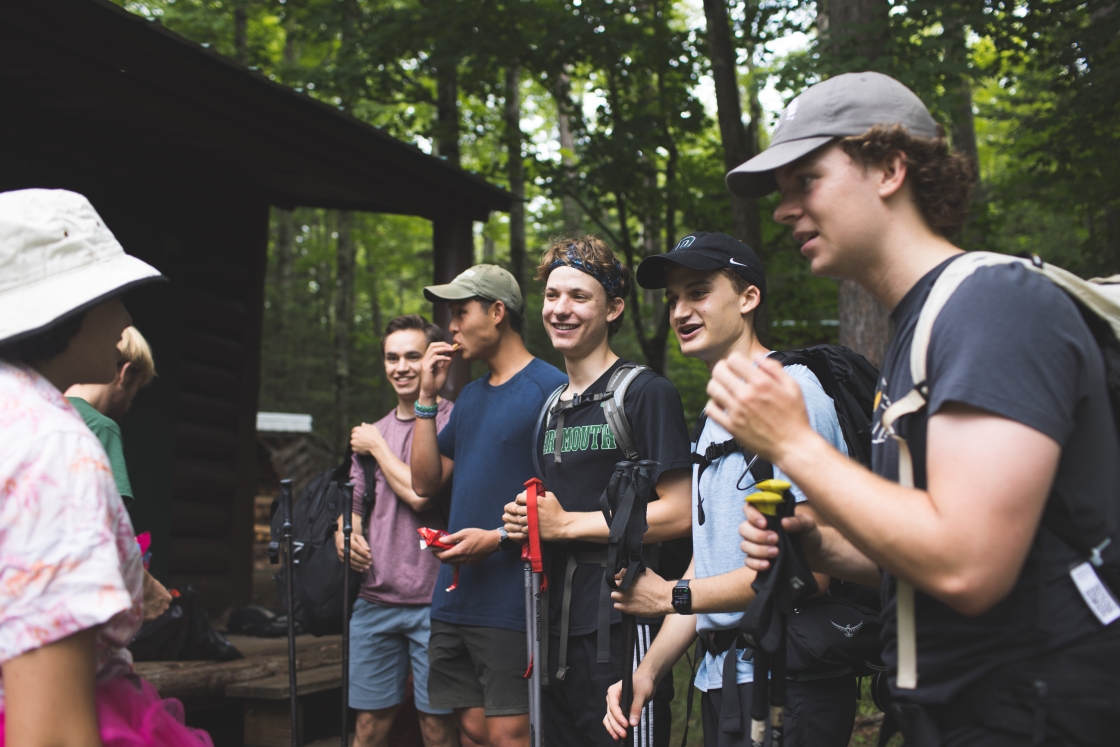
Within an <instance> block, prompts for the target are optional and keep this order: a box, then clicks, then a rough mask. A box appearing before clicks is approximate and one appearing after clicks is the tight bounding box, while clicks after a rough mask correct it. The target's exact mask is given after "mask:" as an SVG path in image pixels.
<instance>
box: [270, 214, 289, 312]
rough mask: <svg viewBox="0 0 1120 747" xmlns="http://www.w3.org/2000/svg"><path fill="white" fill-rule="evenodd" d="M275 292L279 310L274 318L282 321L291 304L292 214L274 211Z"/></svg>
mask: <svg viewBox="0 0 1120 747" xmlns="http://www.w3.org/2000/svg"><path fill="white" fill-rule="evenodd" d="M276 290H277V291H278V293H277V296H278V304H279V306H280V308H279V309H277V310H276V312H277V313H276V314H274V317H275V318H276V320H277V321H278V322H281V323H282V321H283V318H284V315H285V314H286V313H287V311H288V305H289V304H290V303H291V290H292V212H291V211H290V210H277V211H276Z"/></svg>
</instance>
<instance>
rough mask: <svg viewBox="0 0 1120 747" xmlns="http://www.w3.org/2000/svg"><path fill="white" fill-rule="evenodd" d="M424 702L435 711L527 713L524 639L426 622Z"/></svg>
mask: <svg viewBox="0 0 1120 747" xmlns="http://www.w3.org/2000/svg"><path fill="white" fill-rule="evenodd" d="M428 660H429V662H430V664H431V675H430V677H429V679H428V698H429V700H430V702H431V704H432V706H434V707H437V708H485V709H486V715H487V716H517V715H521V714H523V713H528V712H529V681H528V680H526V679H525V670H526V669H527V668H528V666H529V665H528V661H527V660H526V656H525V634H524V633H519V632H517V631H515V630H506V629H504V628H484V627H476V626H473V625H455V624H453V623H446V622H442V621H440V620H432V635H431V639H430V640H429V642H428Z"/></svg>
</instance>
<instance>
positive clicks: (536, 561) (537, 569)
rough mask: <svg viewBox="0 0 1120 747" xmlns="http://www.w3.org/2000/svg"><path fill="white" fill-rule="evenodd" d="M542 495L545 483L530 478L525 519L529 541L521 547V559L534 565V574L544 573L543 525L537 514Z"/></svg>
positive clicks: (526, 490)
mask: <svg viewBox="0 0 1120 747" xmlns="http://www.w3.org/2000/svg"><path fill="white" fill-rule="evenodd" d="M542 495H544V483H543V482H541V481H540V478H537V477H530V478H529V479H528V480H526V481H525V519H526V520H527V522H528V526H527V527H526V530H527V531H526V534H528V535H529V540H528V541H527V542H526V543H525V544H524V545H522V547H521V559H522V560H524V561H526V562H528V563H530V564H531V565H532V567H533V573H544V559H543V557H542V555H541V525H540V519H539V515H538V513H537V499H538V498H540V497H541V496H542Z"/></svg>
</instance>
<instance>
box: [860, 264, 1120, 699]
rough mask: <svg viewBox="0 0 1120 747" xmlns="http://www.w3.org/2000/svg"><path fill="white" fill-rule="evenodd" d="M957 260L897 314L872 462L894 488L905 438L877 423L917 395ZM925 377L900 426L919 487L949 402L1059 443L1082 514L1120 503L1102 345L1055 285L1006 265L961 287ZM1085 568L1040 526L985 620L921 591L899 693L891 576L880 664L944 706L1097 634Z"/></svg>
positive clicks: (1063, 474)
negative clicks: (921, 406)
mask: <svg viewBox="0 0 1120 747" xmlns="http://www.w3.org/2000/svg"><path fill="white" fill-rule="evenodd" d="M954 259H955V258H954ZM951 261H952V260H947V261H945V262H943V263H942V264H941V265H939V266H938V267H936V268H934V269H933V270H931V271H930V272H929V273H927V274H926V275H925V277H923V278H922V279H921V280H920V281H918V283H917V284H916V285H915V286H914V287H913V288H911V289H910V291H909V292H908V293H907V294H906V296H905V297H903V299H902V301H901V302H900V303H899V304H898V306H897V307H896V308H895V310H894V312H893V313H892V314H891V318H892V319H893V320H894V324H895V334H894V339H892V340H891V344H890V347H889V348H888V349H887V354H886V359H885V360H884V362H883V371H882V380H881V381H880V385H879V393H878V395H877V400H876V401H877V405H876V409H875V416H874V431H873V435H872V455H871V462H872V467H873V468H874V470H875V472H876V473H877V474H879V475H882V476H883V477H886V478H887V479H889V480H894V481H897V480H898V442H897V441H895V440H894V439H893V438H891V437H890V436H889V434H887V433H886V432H885V431H884V429H883V427H882V422H881V419H882V414H883V411H884V410H886V408H887V407H889V406H890V404H891V403H892V402H895V401H898V400H899V399H900V398H901V397H904V396H905V395H906V394H907V393H908V392H909V391H910V389H911V388H912V387H913V382H912V381H911V378H910V347H911V344H912V341H913V339H914V328H915V326H916V325H917V321H918V316H919V314H920V312H921V308H922V305H923V304H924V303H925V301H926V298H927V297H928V296H929V292H930V289H931V288H932V287H933V284H934V282H935V281H936V280H937V278H938V277H939V276H940V275H941V273H942V271H943V270H944V269H945V268H946V267H947V266H948V265H949V263H950V262H951ZM926 382H927V383H928V385H929V388H930V395H929V406H928V407H927V408H926V409H925V410H921V411H919V412H917V413H914V414H912V415H908V416H905V417H903V418H900V419H899V420H898V422H897V423H896V424H895V427H896V428H897V430H898V433H899V435H901V436H902V437H903V438H905V439H906V440H907V442H908V443H909V446H910V451H911V454H912V456H913V459H914V462H913V466H914V484H915V486H917V487H918V488H925V486H926V427H927V422H928V419H929V418H930V417H932V416H933V415H935V414H937V413H938V412H939V411H940V410H941V408H942V407H944V406H945V405H946V404H950V403H960V404H964V405H969V406H971V407H975V408H978V409H981V410H984V411H986V412H989V413H991V414H993V415H996V416H999V417H1002V418H1006V419H1008V420H1013V421H1015V422H1018V423H1022V424H1023V425H1026V426H1028V427H1030V428H1033V429H1034V430H1036V431H1038V432H1040V433H1042V434H1045V435H1046V436H1049V437H1050V438H1052V439H1053V440H1054V441H1055V442H1057V443H1058V444H1060V445H1061V447H1062V455H1061V458H1060V460H1059V462H1058V471H1057V474H1056V475H1055V479H1054V485H1055V488H1058V487H1060V488H1061V491H1062V494H1063V495H1065V496H1068V497H1070V498H1074V497H1077V498H1079V500H1078V501H1077V504H1078V505H1092V502H1095V501H1100V502H1104V501H1108V500H1113V498H1112V497H1113V496H1116V495H1117V494H1120V493H1118V491H1120V444H1118V443H1117V434H1116V428H1115V426H1114V425H1113V421H1112V409H1111V407H1110V406H1109V400H1108V390H1107V388H1106V385H1105V369H1104V362H1103V360H1102V358H1101V353H1100V349H1099V348H1098V346H1097V344H1096V342H1094V340H1093V335H1092V333H1091V332H1090V331H1089V328H1088V326H1087V325H1086V324H1085V322H1084V320H1083V319H1082V318H1081V314H1080V312H1078V310H1077V306H1076V305H1075V304H1074V302H1073V301H1072V300H1070V298H1069V297H1068V296H1066V294H1065V293H1063V292H1062V291H1061V290H1059V289H1058V288H1057V286H1055V285H1054V284H1053V283H1051V282H1050V281H1049V280H1046V279H1045V278H1043V277H1041V276H1040V275H1037V274H1035V273H1034V272H1031V271H1030V270H1028V269H1027V268H1025V267H1022V266H1020V265H998V266H995V267H987V268H981V269H979V270H977V271H976V273H975V274H974V275H972V276H971V277H970V278H968V279H967V280H965V281H964V282H963V283H961V286H960V288H959V289H957V291H956V293H954V294H953V296H952V298H950V299H949V302H948V303H946V304H945V307H944V309H942V311H941V313H940V314H939V315H938V317H937V321H936V322H935V323H934V325H933V333H932V336H931V338H930V343H929V353H928V364H927V375H926ZM974 500H976V501H977V502H979V501H983V500H985V495H984V494H982V493H980V494H977V495H976V496H974ZM961 520H962V521H967V517H962V519H961ZM1082 561H1083V558H1081V557H1080V556H1079V554H1078V553H1077V551H1076V550H1074V549H1073V548H1072V547H1069V546H1068V545H1066V544H1065V543H1064V542H1062V541H1061V540H1059V539H1058V538H1057V536H1056V535H1054V534H1053V533H1052V532H1050V531H1049V530H1048V529H1047V527H1046V526H1045V525H1043V526H1042V528H1041V529H1040V530H1039V531H1038V533H1037V534H1036V536H1035V539H1034V542H1033V544H1032V545H1031V549H1030V552H1029V553H1028V555H1027V560H1026V563H1025V564H1024V565H1023V570H1022V571H1021V572H1020V574H1019V578H1018V579H1017V580H1016V582H1015V586H1014V587H1013V588H1012V589H1011V591H1010V592H1009V593H1008V594H1007V596H1005V597H1004V598H1003V599H1002V600H1000V602H999V603H997V604H996V605H995V606H993V607H992V608H991V609H989V610H988V611H986V612H984V613H982V614H979V615H971V616H969V615H963V614H961V613H959V612H956V611H954V610H953V609H951V608H950V607H949V606H948V605H946V604H944V603H943V602H940V601H938V600H937V599H934V598H933V597H931V596H929V595H928V594H924V593H922V592H921V591H918V592H917V593H916V596H915V600H916V615H917V643H918V687H917V689H915V690H904V691H902V690H897V689H896V688H894V687H893V685H894V680H895V678H894V676H893V675H894V673H895V672H896V671H897V666H898V647H897V619H896V608H895V601H896V586H895V580H894V578H893V577H891V576H890V575H889V574H884V584H883V598H884V607H883V613H882V617H883V640H884V643H885V649H884V651H883V661H884V662H885V663H886V664H887V667H888V668H889V669H890V670H891V673H892V677H891V684H892V689H893V690H894V692H895V696H896V697H898V698H904V699H906V700H908V701H911V702H918V703H927V704H931V703H932V704H939V703H948V702H951V701H952V700H953V698H954V697H956V696H957V694H959V693H960V692H961V691H962V690H963V689H964V688H966V687H968V685H969V684H971V683H972V682H973V681H975V680H977V679H978V678H980V677H981V676H982V675H984V674H986V673H987V672H990V671H992V670H993V669H996V668H997V667H1000V666H1003V665H1005V664H1010V663H1013V662H1019V661H1024V660H1026V659H1029V658H1031V657H1034V656H1039V655H1042V654H1044V653H1046V652H1047V651H1051V650H1054V649H1056V648H1059V647H1061V646H1064V645H1066V644H1068V643H1071V642H1073V641H1075V640H1077V639H1078V638H1081V637H1083V636H1086V635H1089V634H1091V633H1094V632H1096V631H1098V630H1100V629H1101V625H1100V623H1099V622H1098V621H1097V619H1096V618H1095V617H1094V616H1093V614H1092V612H1091V611H1090V610H1089V607H1088V606H1087V605H1086V604H1085V602H1084V601H1082V599H1081V597H1080V595H1079V593H1078V591H1077V588H1076V587H1075V586H1074V583H1073V581H1072V580H1071V579H1070V576H1069V570H1070V568H1071V567H1073V566H1074V565H1076V564H1079V563H1080V562H1082Z"/></svg>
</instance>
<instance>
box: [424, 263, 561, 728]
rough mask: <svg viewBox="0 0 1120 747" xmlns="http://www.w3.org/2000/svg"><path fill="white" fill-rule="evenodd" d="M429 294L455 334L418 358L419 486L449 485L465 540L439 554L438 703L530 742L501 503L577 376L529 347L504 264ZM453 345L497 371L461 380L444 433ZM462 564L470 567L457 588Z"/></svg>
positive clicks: (517, 583) (521, 627) (434, 659)
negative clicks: (540, 425)
mask: <svg viewBox="0 0 1120 747" xmlns="http://www.w3.org/2000/svg"><path fill="white" fill-rule="evenodd" d="M424 295H425V296H426V297H427V298H428V300H430V301H444V302H446V303H448V305H450V307H451V323H450V324H449V325H448V331H450V332H451V335H452V337H451V339H452V342H451V343H446V342H433V343H431V344H430V345H429V346H428V350H427V352H426V353H425V355H424V358H423V359H422V360H421V363H420V367H421V373H420V392H419V398H418V399H417V400H416V405H415V407H416V428H415V429H414V431H413V436H412V455H411V456H412V463H411V470H412V487H413V490H415V491H416V494H417V495H420V496H423V497H435V496H437V495H439V494H440V493H441V492H442V491H443V489H444V488H445V487H446V486H447V485H448V483H451V512H450V516H449V517H448V521H447V528H448V530H449V531H450V532H451V535H450V536H449V537H448V538H447V541H448V542H450V543H452V544H454V545H455V547H453V548H452V549H450V550H443V551H440V552H437V553H436V557H438V558H439V559H440V560H441V561H442V562H443V563H445V565H444V566H443V567H442V568H441V569H440V574H439V577H438V579H437V580H436V588H435V594H434V596H433V598H432V626H431V636H430V638H429V641H428V660H429V663H430V665H431V669H430V672H429V675H428V702H429V703H430V704H431V705H432V707H434V708H440V709H453V710H454V711H455V715H456V717H457V719H458V722H459V727H460V729H462V731H463V733H464V735H465V737H466V738H467V739H469V740H470V743H471V744H479V745H486V744H488V745H491V746H492V747H523V746H524V745H527V744H528V743H529V718H528V712H529V686H528V682H527V681H526V680H525V677H524V675H525V670H526V669H527V667H528V660H527V656H526V650H525V596H524V582H523V579H522V566H521V555H520V551H521V546H520V544H518V543H516V542H511V541H510V540H509V539H508V537H506V530H505V527H504V526H503V524H502V509H503V507H504V506H505V504H506V503H507V502H509V501H510V500H513V498H514V496H516V495H517V494H518V493H520V492H521V491H522V490H524V489H525V488H524V485H525V481H526V480H528V479H529V478H530V477H532V476H533V475H534V473H535V470H534V467H533V451H532V448H531V444H532V443H533V434H534V432H535V431H534V429H535V426H536V422H537V413H539V412H540V409H541V407H542V406H543V405H544V403H545V400H547V399H548V396H549V395H550V394H552V392H553V391H555V389H556V388H557V387H558V386H560V385H561V384H563V383H564V382H565V381H567V377H566V376H565V375H564V374H563V373H561V372H560V371H559V370H557V369H556V368H555V367H554V366H551V365H549V364H548V363H545V362H544V361H542V360H540V359H539V358H534V357H533V354H532V353H530V352H529V351H528V350H527V349H526V348H525V343H524V342H523V341H522V339H521V335H520V329H521V319H522V316H523V314H524V312H525V304H524V301H523V299H522V297H521V291H520V289H519V288H518V286H517V281H516V280H514V278H513V275H511V274H510V273H509V272H507V271H506V270H504V269H502V268H501V267H498V266H497V265H489V264H482V265H475V266H474V267H471V268H470V269H468V270H464V271H463V272H461V273H460V274H459V275H458V276H456V278H455V279H454V280H452V281H451V282H450V283H445V284H443V285H432V286H428V287H427V288H425V289H424ZM455 355H461V356H463V358H464V359H465V360H472V361H473V360H477V361H482V362H484V363H485V364H486V368H487V369H488V370H487V372H486V373H485V374H484V375H483V376H482V377H481V378H478V379H476V380H475V381H472V382H471V383H470V384H467V385H466V386H465V387H463V391H462V392H461V393H460V394H459V398H458V399H457V400H456V401H455V409H454V410H452V411H451V417H450V418H449V419H448V421H447V425H446V426H444V428H443V430H441V431H440V432H439V434H438V436H437V434H436V420H435V417H436V415H437V400H436V396H437V393H438V392H439V390H440V389H442V388H443V385H444V383H445V382H446V381H447V370H448V367H449V366H450V365H451V359H452V357H453V356H455ZM452 473H454V480H453V481H452V479H451V477H452ZM452 564H454V565H458V566H460V567H461V570H460V573H459V583H458V586H457V587H455V588H454V589H449V588H448V587H450V586H451V584H452V568H451V566H452ZM464 741H465V740H464Z"/></svg>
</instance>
